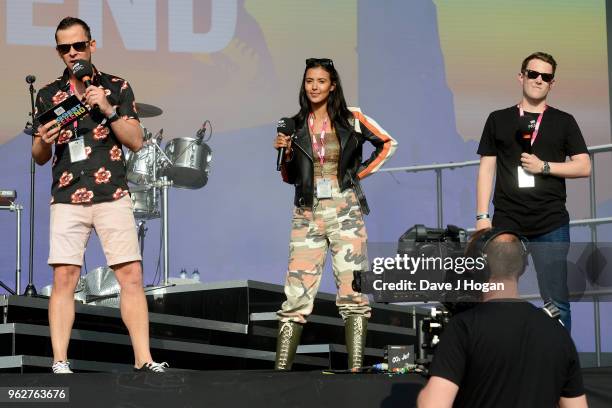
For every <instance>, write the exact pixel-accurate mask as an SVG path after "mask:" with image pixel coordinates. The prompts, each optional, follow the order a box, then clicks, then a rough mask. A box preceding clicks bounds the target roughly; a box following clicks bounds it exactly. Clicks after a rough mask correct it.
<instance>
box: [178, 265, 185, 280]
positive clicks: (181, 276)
mask: <svg viewBox="0 0 612 408" xmlns="http://www.w3.org/2000/svg"><path fill="white" fill-rule="evenodd" d="M179 278H181V279H187V270H186V269H185V268H183V269H181V273H180V275H179Z"/></svg>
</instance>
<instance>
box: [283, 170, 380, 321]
mask: <svg viewBox="0 0 612 408" xmlns="http://www.w3.org/2000/svg"><path fill="white" fill-rule="evenodd" d="M366 241H367V234H366V229H365V224H364V222H363V216H362V214H361V209H360V207H359V202H358V201H357V197H356V196H355V193H354V192H353V190H351V189H347V190H345V191H344V192H341V191H340V189H339V188H338V183H337V181H335V180H333V181H332V198H327V199H322V200H315V205H314V210H311V209H310V208H305V207H295V208H294V210H293V220H292V229H291V242H290V243H289V268H288V271H287V278H286V281H285V295H286V296H287V300H286V301H285V302H284V303H283V305H282V306H281V310H279V311H278V312H277V315H278V317H279V319H280V320H281V321H283V322H286V321H294V322H298V323H306V319H307V317H308V316H309V315H310V314H311V313H312V307H313V302H314V298H315V295H316V294H317V291H318V289H319V285H320V283H321V276H322V272H323V268H324V266H325V258H326V256H327V250H328V248H329V249H330V250H331V257H332V268H333V271H334V279H335V282H336V287H337V289H338V290H337V294H336V305H337V306H338V309H339V312H340V316H342V318H343V319H346V318H347V317H349V316H365V317H368V318H369V317H370V312H371V308H370V306H369V301H368V297H367V296H366V295H363V294H361V293H358V292H355V291H353V289H352V281H353V271H359V270H367V268H368V257H367V246H366Z"/></svg>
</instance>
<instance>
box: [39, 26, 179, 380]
mask: <svg viewBox="0 0 612 408" xmlns="http://www.w3.org/2000/svg"><path fill="white" fill-rule="evenodd" d="M55 40H56V43H57V47H56V49H57V52H58V55H59V57H60V58H61V59H62V61H63V62H64V64H65V65H66V69H65V70H64V73H63V75H62V77H61V78H58V79H56V80H55V81H54V82H52V83H50V84H48V85H46V86H45V87H44V88H43V89H41V90H40V92H39V93H38V95H37V98H36V114H40V113H42V112H45V111H47V110H48V109H50V108H52V107H53V106H55V105H57V104H58V103H60V102H62V101H63V100H64V99H66V98H68V97H69V96H70V95H76V96H77V97H78V98H79V99H80V100H81V101H83V102H84V103H85V104H86V106H87V107H88V108H89V109H90V112H89V113H88V114H87V115H85V116H83V117H82V118H81V119H80V120H78V121H76V122H74V123H72V124H69V125H67V126H65V127H63V128H61V129H60V128H58V127H53V125H54V122H49V123H42V124H41V123H35V129H37V130H38V131H37V134H36V138H35V140H34V144H33V145H32V156H33V157H34V160H35V161H36V162H37V163H38V164H39V165H43V164H45V163H46V162H48V161H49V159H51V157H52V156H53V161H52V164H51V166H52V174H53V185H52V187H51V194H52V197H51V212H50V214H51V221H50V245H49V247H50V248H49V260H48V263H49V265H51V266H52V267H53V291H52V294H51V298H50V300H49V328H50V331H51V343H52V347H53V362H54V364H53V372H55V373H70V372H72V371H71V370H70V366H69V363H68V361H67V354H68V342H69V340H70V332H71V329H72V323H73V321H74V300H73V296H74V289H75V287H76V285H77V282H78V279H79V275H80V272H81V265H82V263H83V255H84V253H85V246H86V244H87V240H88V239H89V235H90V234H91V229H92V228H95V230H96V233H97V235H98V237H99V238H100V242H101V243H102V248H103V250H104V253H105V255H106V260H107V262H108V264H109V265H110V266H111V268H113V270H114V271H115V276H116V277H117V281H118V282H119V284H120V285H121V316H122V317H123V321H124V323H125V325H126V326H127V328H128V331H129V333H130V338H131V340H132V345H133V348H134V357H135V364H134V366H135V369H137V370H143V371H154V372H163V371H164V367H165V366H167V365H166V364H165V363H162V364H158V363H155V362H153V359H152V358H151V353H150V349H149V321H148V310H147V302H146V298H145V296H144V291H143V280H142V266H141V263H140V261H141V257H140V251H139V247H138V239H137V236H136V228H135V221H134V215H133V212H132V202H131V200H130V197H129V193H128V186H127V181H126V174H125V163H124V158H123V152H122V149H121V148H122V146H126V147H127V148H129V149H130V150H132V151H138V150H139V149H140V148H141V147H142V143H143V138H142V130H141V128H140V124H139V121H138V116H137V114H136V104H135V102H134V94H133V93H132V89H131V88H130V85H129V84H128V82H127V81H125V80H123V79H121V78H118V77H115V76H113V75H108V74H105V73H103V72H100V71H98V70H97V69H96V68H95V67H94V69H93V76H92V78H91V84H90V85H89V86H86V85H85V84H84V83H83V82H82V81H79V80H78V79H76V77H75V76H74V74H73V73H72V68H73V66H74V64H75V63H76V61H78V60H86V61H91V55H92V54H93V53H94V52H95V51H96V41H95V40H92V39H91V33H90V29H89V26H88V25H87V24H86V23H85V22H84V21H83V20H80V19H78V18H73V17H66V18H64V19H63V20H62V21H61V22H60V23H59V25H58V27H57V30H56V32H55ZM52 146H55V148H54V149H52Z"/></svg>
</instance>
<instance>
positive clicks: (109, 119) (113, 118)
mask: <svg viewBox="0 0 612 408" xmlns="http://www.w3.org/2000/svg"><path fill="white" fill-rule="evenodd" d="M117 119H119V115H118V114H117V110H116V109H113V113H111V114H110V116H109V117H107V118H106V123H108V124H109V125H110V124H111V123H113V122H114V121H116V120H117Z"/></svg>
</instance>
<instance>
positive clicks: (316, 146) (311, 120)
mask: <svg viewBox="0 0 612 408" xmlns="http://www.w3.org/2000/svg"><path fill="white" fill-rule="evenodd" d="M308 127H309V128H310V134H311V135H312V148H313V149H314V150H315V151H316V152H317V154H318V155H319V162H320V163H321V166H323V163H325V128H326V127H327V119H325V121H324V122H323V127H322V128H321V136H319V137H320V138H321V146H319V143H318V142H317V138H316V136H315V129H314V115H313V114H312V113H311V114H309V115H308Z"/></svg>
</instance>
